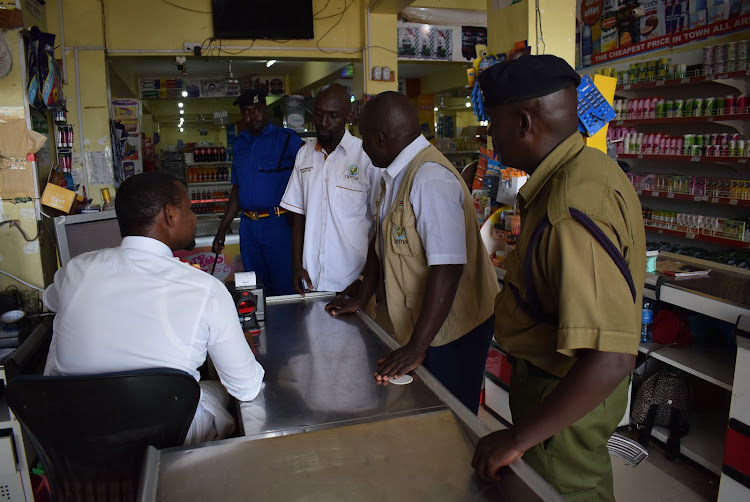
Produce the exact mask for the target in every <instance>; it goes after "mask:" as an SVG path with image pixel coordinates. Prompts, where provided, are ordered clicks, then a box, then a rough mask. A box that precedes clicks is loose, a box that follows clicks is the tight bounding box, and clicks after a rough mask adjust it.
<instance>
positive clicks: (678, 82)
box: [616, 70, 750, 91]
mask: <svg viewBox="0 0 750 502" xmlns="http://www.w3.org/2000/svg"><path fill="white" fill-rule="evenodd" d="M748 78H750V70H745V71H735V72H731V73H720V74H717V75H714V76H708V75H695V76H691V77H684V78H674V79H667V80H654V81H651V82H639V83H634V84H625V85H618V86H617V88H616V90H617V91H637V90H645V89H658V88H662V87H682V86H685V85H696V84H698V85H701V84H703V85H705V84H714V83H719V84H728V83H729V82H728V81H730V80H735V79H738V80H739V79H748ZM730 85H731V84H730Z"/></svg>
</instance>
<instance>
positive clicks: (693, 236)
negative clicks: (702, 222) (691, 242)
mask: <svg viewBox="0 0 750 502" xmlns="http://www.w3.org/2000/svg"><path fill="white" fill-rule="evenodd" d="M685 237H687V238H688V239H695V234H694V233H692V232H688V233H686V234H685Z"/></svg>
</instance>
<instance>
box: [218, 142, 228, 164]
mask: <svg viewBox="0 0 750 502" xmlns="http://www.w3.org/2000/svg"><path fill="white" fill-rule="evenodd" d="M219 160H220V161H222V162H224V161H225V160H227V150H226V148H224V145H221V146H220V147H219Z"/></svg>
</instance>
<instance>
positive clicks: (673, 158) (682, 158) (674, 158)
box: [617, 153, 750, 164]
mask: <svg viewBox="0 0 750 502" xmlns="http://www.w3.org/2000/svg"><path fill="white" fill-rule="evenodd" d="M617 158H618V159H645V160H663V161H665V162H717V163H721V164H748V163H750V157H716V156H712V157H707V156H705V155H653V154H647V153H618V154H617Z"/></svg>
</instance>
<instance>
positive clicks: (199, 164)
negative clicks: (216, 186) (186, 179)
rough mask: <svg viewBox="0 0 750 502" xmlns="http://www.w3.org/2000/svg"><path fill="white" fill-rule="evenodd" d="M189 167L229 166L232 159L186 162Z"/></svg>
mask: <svg viewBox="0 0 750 502" xmlns="http://www.w3.org/2000/svg"><path fill="white" fill-rule="evenodd" d="M185 165H186V166H190V167H211V166H231V165H232V161H231V160H230V161H224V160H217V161H216V162H186V163H185Z"/></svg>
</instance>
